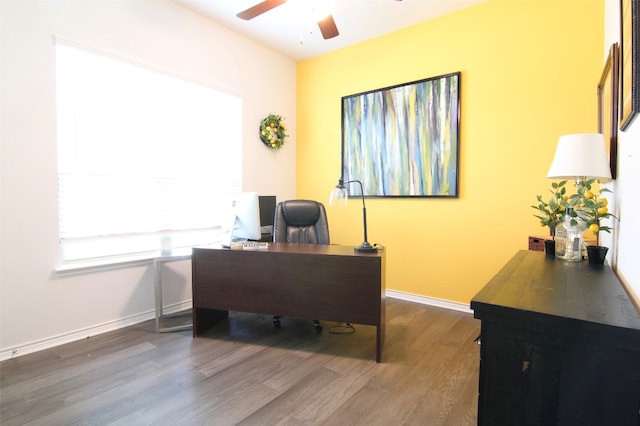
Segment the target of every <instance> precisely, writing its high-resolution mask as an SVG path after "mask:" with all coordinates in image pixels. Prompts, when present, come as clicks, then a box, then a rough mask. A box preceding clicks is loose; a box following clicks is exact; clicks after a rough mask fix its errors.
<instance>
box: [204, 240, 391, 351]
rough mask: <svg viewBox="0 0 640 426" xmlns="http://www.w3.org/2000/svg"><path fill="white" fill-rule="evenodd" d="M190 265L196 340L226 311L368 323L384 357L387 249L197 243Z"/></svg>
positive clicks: (224, 315)
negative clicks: (200, 245) (236, 247)
mask: <svg viewBox="0 0 640 426" xmlns="http://www.w3.org/2000/svg"><path fill="white" fill-rule="evenodd" d="M192 270H193V279H192V283H193V336H194V337H196V336H198V335H200V334H201V333H203V332H204V331H205V330H206V329H208V328H209V327H210V326H211V325H213V324H214V323H215V322H217V321H219V320H221V319H223V318H225V317H226V316H227V315H228V311H240V312H252V313H259V314H266V315H282V316H287V317H294V318H304V319H309V320H316V319H317V320H326V321H337V322H349V323H354V324H364V325H373V326H375V327H376V330H377V333H376V361H377V362H380V361H381V358H382V345H383V341H384V318H385V290H386V289H385V254H384V251H382V252H379V253H374V254H358V253H354V251H353V247H347V246H340V245H313V244H287V243H272V244H270V245H269V248H268V249H267V250H229V249H218V248H194V250H193V258H192Z"/></svg>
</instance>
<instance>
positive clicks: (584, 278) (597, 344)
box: [471, 250, 640, 426]
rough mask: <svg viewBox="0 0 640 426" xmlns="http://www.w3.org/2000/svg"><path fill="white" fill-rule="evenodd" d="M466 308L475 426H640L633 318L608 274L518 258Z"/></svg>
mask: <svg viewBox="0 0 640 426" xmlns="http://www.w3.org/2000/svg"><path fill="white" fill-rule="evenodd" d="M471 308H472V309H473V310H474V316H475V317H476V318H479V319H480V320H481V321H482V324H481V349H480V388H479V390H480V394H479V400H478V424H479V425H580V426H583V425H616V426H621V425H630V426H631V425H633V426H637V425H639V424H640V412H639V410H640V314H639V313H638V312H637V311H636V309H635V307H634V306H633V304H632V303H631V301H630V299H629V297H628V296H627V294H626V293H625V291H624V289H623V288H622V286H621V284H620V283H619V282H618V280H617V278H616V277H615V275H614V274H613V272H612V271H611V269H610V268H609V267H607V266H605V267H602V266H600V267H593V266H591V265H589V264H588V263H587V262H586V261H584V262H579V263H567V262H563V261H561V260H557V259H554V258H553V257H547V256H545V255H544V253H540V252H533V251H524V250H523V251H520V252H518V253H517V254H516V255H515V256H514V257H513V258H512V259H511V260H510V261H509V262H508V263H507V264H506V265H505V266H504V267H503V268H502V270H500V271H499V272H498V273H497V274H496V275H495V276H494V277H493V279H491V281H489V283H488V284H487V285H486V286H485V287H484V288H483V289H482V290H481V291H480V292H479V293H478V294H477V295H476V296H475V297H474V298H473V299H472V300H471Z"/></svg>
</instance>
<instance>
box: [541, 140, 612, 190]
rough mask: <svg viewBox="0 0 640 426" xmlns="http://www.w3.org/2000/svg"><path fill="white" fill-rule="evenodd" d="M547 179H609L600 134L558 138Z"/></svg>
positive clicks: (578, 180)
mask: <svg viewBox="0 0 640 426" xmlns="http://www.w3.org/2000/svg"><path fill="white" fill-rule="evenodd" d="M547 177H548V178H549V179H575V181H576V184H579V183H580V182H583V181H585V180H587V179H611V169H610V168H609V161H608V159H607V151H606V146H605V143H604V136H603V135H602V133H576V134H571V135H564V136H560V139H558V146H557V147H556V153H555V156H554V157H553V162H552V163H551V167H550V168H549V172H547Z"/></svg>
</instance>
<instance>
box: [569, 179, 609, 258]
mask: <svg viewBox="0 0 640 426" xmlns="http://www.w3.org/2000/svg"><path fill="white" fill-rule="evenodd" d="M595 182H596V179H589V180H586V181H582V182H580V183H579V184H578V188H577V192H576V193H575V194H573V195H572V196H571V197H569V204H571V205H572V206H574V207H575V209H576V212H577V215H578V219H579V220H581V221H582V222H584V224H585V226H586V227H587V228H588V229H589V230H590V231H591V232H592V233H593V234H594V235H595V237H596V245H595V246H587V255H588V256H589V263H592V264H603V263H604V259H605V257H606V255H607V251H608V250H609V248H608V247H604V246H601V245H600V232H601V231H602V232H611V227H609V226H607V225H603V224H602V222H601V220H602V219H608V218H610V217H613V218H616V217H615V216H614V215H612V214H611V213H609V208H608V207H607V205H608V204H609V202H608V200H607V199H606V198H604V197H603V196H602V193H605V192H611V191H610V190H609V189H607V188H600V189H599V191H597V192H596V190H595V188H594V183H595Z"/></svg>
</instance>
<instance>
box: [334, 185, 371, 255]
mask: <svg viewBox="0 0 640 426" xmlns="http://www.w3.org/2000/svg"><path fill="white" fill-rule="evenodd" d="M350 183H358V184H359V185H360V194H361V196H362V223H363V225H364V241H363V242H362V244H360V246H359V247H356V248H355V252H356V253H376V252H377V251H378V250H377V249H376V248H375V247H374V246H372V245H371V244H369V241H368V240H367V208H366V206H365V204H364V188H363V186H362V182H360V181H359V180H349V181H346V182H345V181H344V180H343V179H342V178H340V179H339V180H338V184H337V185H336V186H335V188H333V189H332V190H331V194H329V205H339V206H346V205H347V202H348V200H349V194H348V193H347V189H346V187H345V185H348V184H350Z"/></svg>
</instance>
